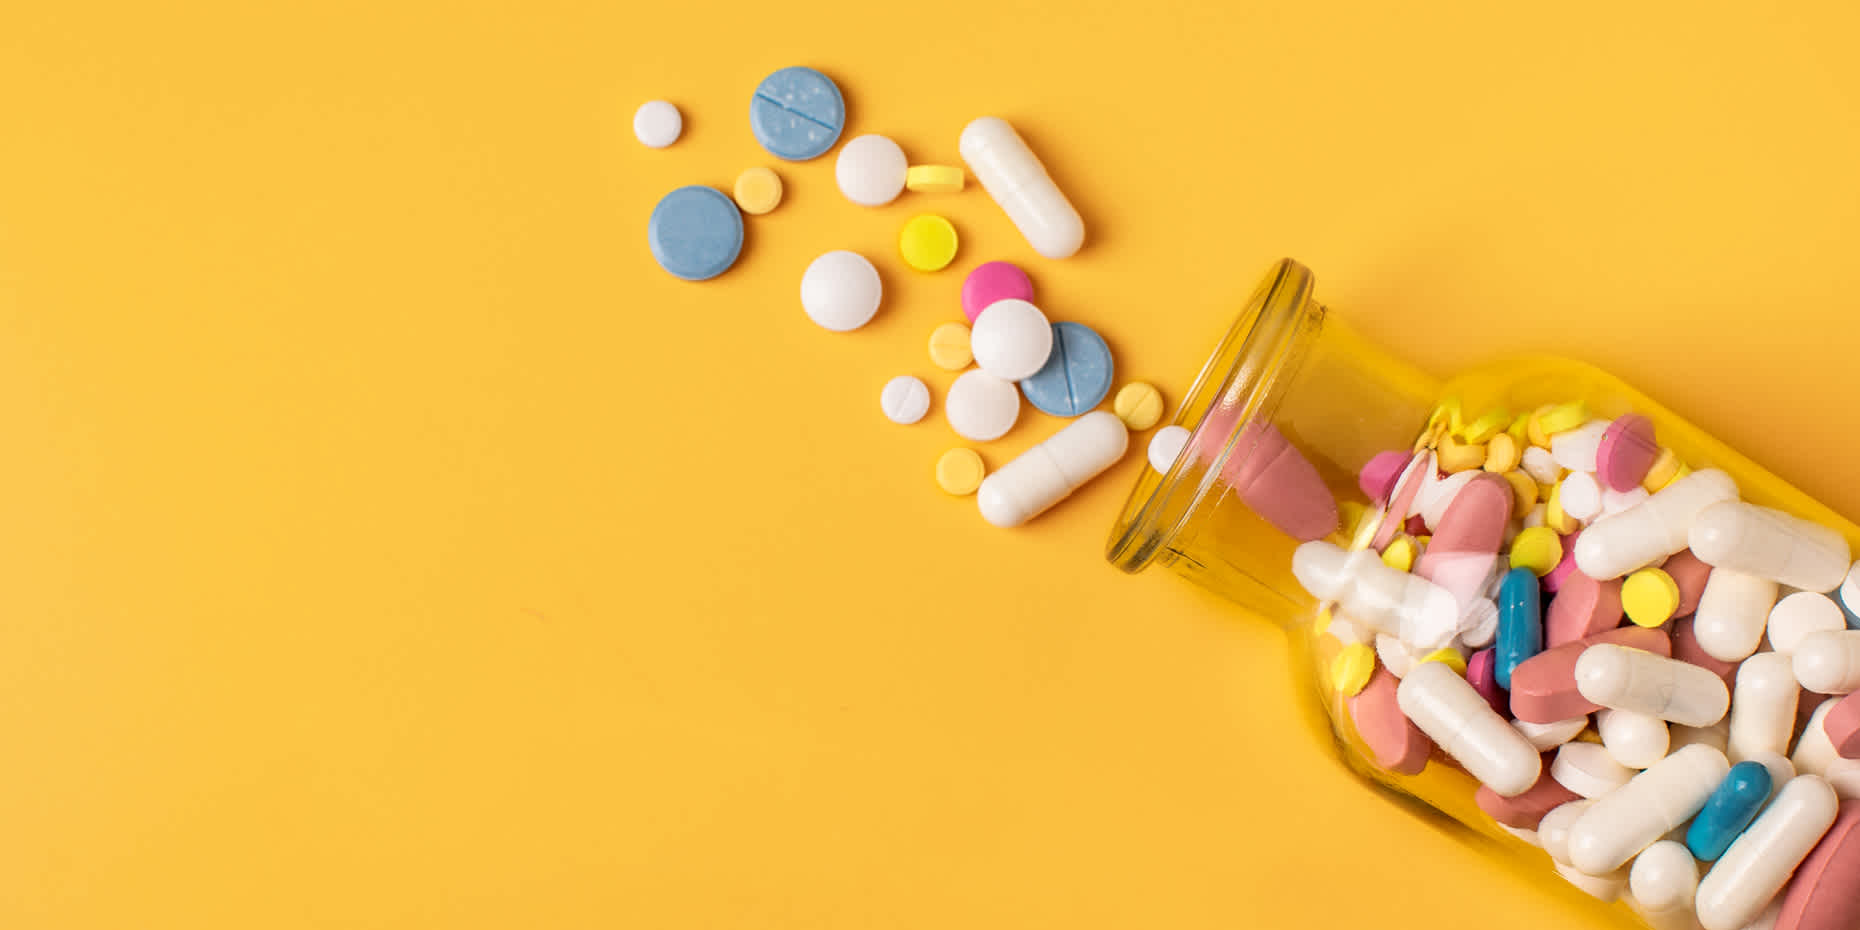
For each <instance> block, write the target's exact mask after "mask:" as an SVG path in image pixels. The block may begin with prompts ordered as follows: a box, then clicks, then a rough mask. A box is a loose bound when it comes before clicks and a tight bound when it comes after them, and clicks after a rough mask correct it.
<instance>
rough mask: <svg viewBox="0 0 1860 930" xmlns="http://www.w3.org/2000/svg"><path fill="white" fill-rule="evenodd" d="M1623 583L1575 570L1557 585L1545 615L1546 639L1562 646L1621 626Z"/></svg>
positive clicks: (1553, 644) (1546, 642) (1548, 642)
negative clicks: (1595, 577)
mask: <svg viewBox="0 0 1860 930" xmlns="http://www.w3.org/2000/svg"><path fill="white" fill-rule="evenodd" d="M1622 587H1623V585H1622V582H1619V581H1596V580H1595V579H1593V578H1590V577H1589V576H1588V575H1585V574H1583V573H1582V572H1580V571H1575V572H1571V573H1570V574H1569V575H1568V576H1567V577H1565V578H1564V579H1563V583H1562V584H1561V585H1559V586H1558V587H1557V592H1556V597H1555V598H1553V599H1552V600H1551V601H1550V610H1549V611H1548V613H1546V614H1545V616H1544V643H1545V644H1546V645H1548V646H1551V647H1556V646H1561V645H1563V644H1564V643H1572V642H1575V641H1577V640H1580V639H1586V638H1588V637H1590V636H1594V635H1595V634H1597V633H1602V632H1605V631H1608V630H1612V629H1614V628H1615V627H1618V626H1620V625H1621V616H1622V612H1623V610H1624V608H1623V606H1622V603H1621V589H1622Z"/></svg>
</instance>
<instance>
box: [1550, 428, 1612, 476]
mask: <svg viewBox="0 0 1860 930" xmlns="http://www.w3.org/2000/svg"><path fill="white" fill-rule="evenodd" d="M1607 431H1608V422H1607V421H1606V420H1591V421H1589V422H1588V423H1585V424H1583V425H1582V426H1580V427H1577V428H1575V429H1571V430H1568V431H1566V432H1562V433H1552V434H1551V438H1550V457H1551V458H1554V459H1556V463H1557V464H1558V465H1560V466H1562V467H1564V468H1567V469H1569V470H1570V471H1572V472H1576V473H1578V474H1587V473H1593V472H1594V471H1595V461H1596V455H1597V454H1598V453H1599V451H1600V450H1601V445H1602V436H1603V435H1604V434H1606V433H1607Z"/></svg>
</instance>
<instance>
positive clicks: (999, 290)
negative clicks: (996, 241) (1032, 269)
mask: <svg viewBox="0 0 1860 930" xmlns="http://www.w3.org/2000/svg"><path fill="white" fill-rule="evenodd" d="M1010 298H1012V299H1014V300H1024V301H1027V302H1028V303H1032V302H1033V281H1032V279H1030V278H1028V277H1027V273H1026V272H1025V271H1022V270H1020V266H1019V265H1016V264H1014V263H1013V262H983V263H982V264H980V265H976V266H975V270H973V271H971V272H969V276H968V277H966V278H963V279H962V313H963V315H964V316H967V317H968V318H969V322H971V323H973V322H975V318H976V317H978V316H981V315H982V311H983V310H986V309H988V305H989V304H992V303H994V302H995V301H997V300H1008V299H1010Z"/></svg>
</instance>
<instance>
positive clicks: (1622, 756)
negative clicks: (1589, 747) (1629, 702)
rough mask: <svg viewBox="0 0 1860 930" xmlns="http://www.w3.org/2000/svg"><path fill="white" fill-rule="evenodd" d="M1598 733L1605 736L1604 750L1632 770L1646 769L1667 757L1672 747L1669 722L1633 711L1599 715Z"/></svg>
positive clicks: (1605, 712) (1597, 718) (1596, 719)
mask: <svg viewBox="0 0 1860 930" xmlns="http://www.w3.org/2000/svg"><path fill="white" fill-rule="evenodd" d="M1595 730H1596V732H1597V733H1600V734H1601V735H1602V748H1604V749H1606V750H1608V755H1609V756H1610V757H1612V758H1613V759H1614V760H1615V761H1616V762H1619V763H1621V764H1622V765H1625V766H1627V767H1628V768H1631V769H1644V768H1646V767H1648V766H1650V765H1652V764H1654V763H1655V762H1658V761H1660V760H1661V759H1664V758H1666V751H1667V750H1668V749H1669V748H1671V744H1672V733H1671V732H1670V731H1669V730H1667V728H1666V721H1664V720H1661V719H1660V718H1658V717H1655V716H1653V715H1652V714H1638V713H1635V712H1634V711H1631V710H1603V711H1600V712H1598V713H1597V714H1596V715H1595Z"/></svg>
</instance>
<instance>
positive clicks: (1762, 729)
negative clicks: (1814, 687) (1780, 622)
mask: <svg viewBox="0 0 1860 930" xmlns="http://www.w3.org/2000/svg"><path fill="white" fill-rule="evenodd" d="M1800 693H1801V688H1800V687H1798V686H1797V685H1796V682H1795V663H1794V661H1793V660H1791V659H1790V658H1789V657H1788V656H1786V655H1784V654H1782V653H1780V652H1762V653H1758V654H1757V655H1754V656H1751V657H1750V658H1748V659H1745V660H1744V664H1742V665H1740V666H1738V667H1737V690H1736V693H1735V694H1734V695H1732V700H1731V731H1730V736H1729V743H1728V744H1727V746H1728V748H1727V749H1726V751H1725V755H1726V756H1728V757H1730V759H1731V761H1732V762H1742V761H1744V760H1745V759H1748V758H1750V757H1751V756H1754V755H1756V754H1758V753H1763V752H1773V753H1777V754H1781V753H1785V752H1788V751H1789V737H1791V736H1793V735H1795V703H1796V696H1797V695H1799V694H1800Z"/></svg>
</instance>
